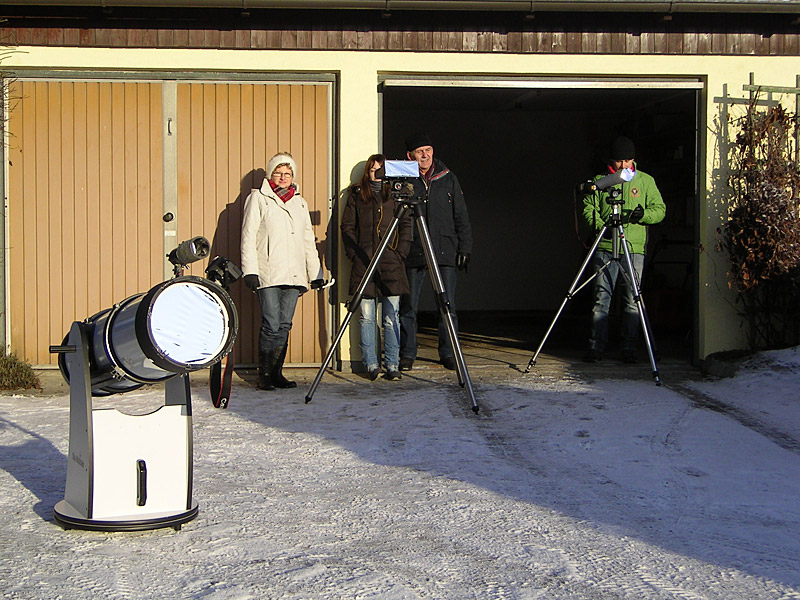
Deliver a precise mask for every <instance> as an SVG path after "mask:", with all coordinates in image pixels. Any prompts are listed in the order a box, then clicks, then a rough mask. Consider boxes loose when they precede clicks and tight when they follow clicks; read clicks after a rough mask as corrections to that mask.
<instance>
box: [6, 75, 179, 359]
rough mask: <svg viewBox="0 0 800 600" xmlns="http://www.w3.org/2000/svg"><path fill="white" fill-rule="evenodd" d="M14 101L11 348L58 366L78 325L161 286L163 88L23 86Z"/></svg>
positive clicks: (20, 84)
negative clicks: (61, 349)
mask: <svg viewBox="0 0 800 600" xmlns="http://www.w3.org/2000/svg"><path fill="white" fill-rule="evenodd" d="M9 95H10V98H11V99H10V103H9V104H10V106H9V122H8V129H9V134H10V138H9V145H8V148H7V151H6V152H7V157H8V204H9V206H8V223H9V231H8V238H7V239H8V243H9V248H8V253H7V260H8V262H9V281H8V285H9V305H8V309H9V317H10V319H9V320H10V341H11V350H12V352H15V353H16V354H17V355H18V356H20V357H22V358H25V359H26V360H28V361H30V362H31V363H34V364H47V363H52V362H55V357H53V356H51V355H50V354H49V352H48V346H49V345H50V344H54V343H60V342H61V340H62V339H63V337H64V335H65V333H66V332H67V330H68V329H69V325H70V324H71V323H72V321H74V320H81V319H84V318H86V317H88V316H91V315H92V314H94V313H96V312H98V311H99V310H102V309H105V308H110V307H111V306H112V305H113V303H114V302H118V301H120V300H123V299H124V298H126V297H128V296H131V295H133V294H136V293H139V292H142V291H147V290H148V289H149V288H150V287H152V286H153V285H154V284H155V283H158V282H159V281H161V278H162V271H163V267H162V264H163V259H162V237H163V234H162V221H161V204H162V193H161V181H162V171H161V88H160V85H158V84H151V83H111V82H54V81H23V82H16V83H13V84H12V86H11V89H10V94H9Z"/></svg>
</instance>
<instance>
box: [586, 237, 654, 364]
mask: <svg viewBox="0 0 800 600" xmlns="http://www.w3.org/2000/svg"><path fill="white" fill-rule="evenodd" d="M612 256H613V255H612V254H611V252H606V251H605V250H597V251H596V252H595V254H594V257H592V267H593V269H594V272H595V273H596V272H597V271H598V269H600V268H601V267H602V266H603V265H605V264H606V263H608V266H606V268H605V270H604V271H603V272H602V273H601V274H600V275H598V276H597V277H596V278H595V280H594V306H593V307H592V333H591V337H590V338H589V350H597V351H598V352H602V351H603V350H605V348H606V345H607V344H608V312H609V309H610V307H611V297H612V296H613V295H614V286H615V285H616V284H617V283H619V284H620V286H622V290H621V291H622V294H623V296H622V297H623V302H624V303H625V306H624V308H623V312H622V327H621V330H620V349H621V350H622V351H623V352H626V351H630V350H635V349H636V338H637V336H638V334H639V309H638V308H637V306H636V301H635V300H634V299H633V292H632V290H631V287H630V286H629V285H628V280H627V279H626V277H625V275H624V274H623V270H625V271H627V267H628V263H627V261H626V260H625V255H624V254H623V253H620V257H619V261H615V260H612ZM609 261H610V262H609ZM631 262H633V269H634V271H636V276H637V278H638V282H639V289H641V282H642V279H641V277H642V268H643V267H644V254H631Z"/></svg>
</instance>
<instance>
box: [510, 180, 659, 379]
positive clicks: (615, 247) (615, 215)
mask: <svg viewBox="0 0 800 600" xmlns="http://www.w3.org/2000/svg"><path fill="white" fill-rule="evenodd" d="M615 192H616V194H615ZM618 195H619V191H618V190H611V198H610V199H609V200H608V203H609V204H611V216H610V217H609V218H608V221H606V222H605V224H604V225H603V228H602V229H601V230H600V233H598V234H597V238H596V239H595V241H594V244H593V245H592V248H591V250H589V253H588V254H587V255H586V258H585V259H584V261H583V264H582V265H581V267H580V269H579V270H578V275H577V276H576V277H575V280H574V281H573V282H572V285H571V286H570V288H569V291H567V295H566V297H565V298H564V301H563V302H562V303H561V306H560V307H559V309H558V312H557V313H556V316H555V317H554V318H553V321H552V323H550V327H549V328H548V329H547V332H546V333H545V334H544V337H543V338H542V341H541V343H540V344H539V347H538V348H537V349H536V352H535V353H534V355H533V357H532V358H531V360H530V362H529V363H528V367H527V368H526V369H525V373H529V372H530V370H531V368H532V367H533V366H534V365H535V364H536V359H537V358H538V357H539V353H540V352H541V351H542V347H543V346H544V343H545V342H546V341H547V338H548V336H549V335H550V332H551V331H553V327H554V326H555V324H556V321H557V320H558V317H560V316H561V313H562V311H563V310H564V307H565V306H566V305H567V302H569V301H570V300H571V299H572V298H573V296H574V295H575V293H576V292H579V291H580V290H581V289H583V288H584V287H585V286H586V285H588V284H589V283H590V282H591V281H593V280H594V279H596V278H597V277H599V276H600V274H601V273H602V272H603V271H604V270H606V269H607V268H608V265H609V264H611V262H612V261H617V262H619V260H620V258H621V257H620V252H619V246H620V244H621V245H622V249H623V254H624V258H625V262H624V263H623V268H622V269H621V271H622V274H623V275H624V277H625V279H626V280H627V282H628V285H629V286H630V290H631V294H632V295H633V300H634V302H635V303H636V308H637V310H638V312H639V321H641V324H642V331H643V332H644V339H645V344H646V345H647V355H648V357H649V358H650V365H651V367H652V368H653V379H654V380H655V383H656V385H661V379H660V377H659V375H658V366H657V365H656V358H655V353H654V351H653V343H652V334H651V331H650V323H649V321H648V319H647V311H646V310H645V307H644V299H643V298H642V292H641V289H640V288H639V281H638V277H637V275H636V270H635V269H634V268H633V261H632V260H631V253H630V250H628V243H627V242H626V241H625V230H624V228H623V226H622V215H621V213H620V205H621V204H622V201H621V200H618V199H617V196H618ZM609 230H610V231H611V256H612V258H611V259H610V260H609V261H608V262H606V263H605V264H604V265H603V266H602V267H600V268H599V269H598V270H597V271H596V272H595V273H594V274H593V275H592V276H591V277H589V278H588V279H587V280H586V281H584V282H583V283H580V281H581V277H582V276H583V272H584V271H585V270H586V267H587V266H588V265H589V262H590V261H591V260H592V257H593V256H594V254H595V252H596V251H597V247H598V246H599V245H600V241H601V240H602V239H603V236H605V234H606V232H607V231H609Z"/></svg>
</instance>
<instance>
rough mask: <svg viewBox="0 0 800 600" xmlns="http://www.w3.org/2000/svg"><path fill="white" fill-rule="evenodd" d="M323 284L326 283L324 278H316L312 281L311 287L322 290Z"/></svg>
mask: <svg viewBox="0 0 800 600" xmlns="http://www.w3.org/2000/svg"><path fill="white" fill-rule="evenodd" d="M323 285H325V280H324V279H315V280H314V281H312V282H311V289H312V290H321V289H322V286H323Z"/></svg>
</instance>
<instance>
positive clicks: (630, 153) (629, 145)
mask: <svg viewBox="0 0 800 600" xmlns="http://www.w3.org/2000/svg"><path fill="white" fill-rule="evenodd" d="M609 158H610V159H611V160H630V159H632V158H636V148H635V147H634V145H633V140H631V138H627V137H625V136H624V135H621V136H619V137H618V138H617V139H615V140H614V143H613V144H611V156H610V157H609Z"/></svg>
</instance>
